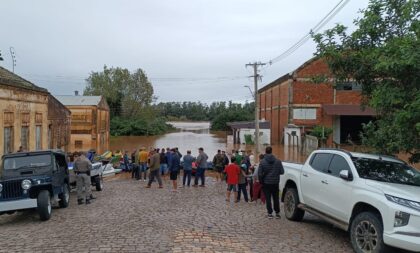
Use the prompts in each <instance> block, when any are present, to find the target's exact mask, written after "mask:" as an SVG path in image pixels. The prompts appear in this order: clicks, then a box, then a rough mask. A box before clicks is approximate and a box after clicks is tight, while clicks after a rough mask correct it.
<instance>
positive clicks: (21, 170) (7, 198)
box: [0, 150, 70, 221]
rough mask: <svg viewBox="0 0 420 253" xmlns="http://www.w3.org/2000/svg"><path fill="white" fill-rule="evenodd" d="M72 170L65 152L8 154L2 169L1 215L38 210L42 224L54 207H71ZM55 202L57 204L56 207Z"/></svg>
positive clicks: (5, 156)
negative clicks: (69, 167)
mask: <svg viewBox="0 0 420 253" xmlns="http://www.w3.org/2000/svg"><path fill="white" fill-rule="evenodd" d="M69 199H70V189H69V170H68V167H67V163H66V155H65V153H63V152H62V151H52V150H48V151H34V152H21V153H14V154H7V155H4V156H3V157H2V166H1V167H0V214H4V213H8V214H12V213H14V212H15V211H19V210H23V209H30V208H36V209H37V212H38V214H39V218H40V219H41V220H42V221H45V220H48V219H50V217H51V212H52V205H53V204H55V203H57V202H58V205H59V206H60V207H61V208H66V207H67V206H68V205H69ZM53 202H54V203H53Z"/></svg>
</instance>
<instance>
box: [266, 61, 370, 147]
mask: <svg viewBox="0 0 420 253" xmlns="http://www.w3.org/2000/svg"><path fill="white" fill-rule="evenodd" d="M258 95H259V106H260V111H259V117H260V119H261V120H267V121H269V122H270V128H271V142H272V143H285V142H288V140H286V139H287V129H288V128H289V127H291V128H296V127H297V128H299V132H300V133H303V132H305V133H308V132H310V131H311V130H312V129H313V127H314V126H317V125H319V126H324V127H329V128H332V129H333V134H332V136H331V137H330V138H329V140H328V143H329V144H332V143H336V144H340V143H344V142H346V140H348V139H349V138H350V139H352V140H354V141H357V140H359V139H360V136H359V133H360V131H361V130H362V123H367V122H369V121H371V120H373V119H374V116H375V112H374V111H373V110H372V109H370V108H368V107H366V108H362V107H361V103H362V96H361V86H360V85H358V84H357V83H354V82H348V83H334V79H333V76H332V74H331V71H330V70H329V68H328V65H327V63H326V62H325V61H324V60H322V59H318V58H314V59H311V60H309V61H307V62H306V63H304V64H303V65H301V66H300V67H299V68H297V69H296V70H295V71H293V72H291V73H289V74H286V75H284V76H282V77H280V78H279V79H277V80H275V81H274V82H272V83H270V84H268V85H266V86H265V87H263V88H261V89H259V90H258Z"/></svg>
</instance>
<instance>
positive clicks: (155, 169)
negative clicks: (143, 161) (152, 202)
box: [146, 150, 163, 188]
mask: <svg viewBox="0 0 420 253" xmlns="http://www.w3.org/2000/svg"><path fill="white" fill-rule="evenodd" d="M149 168H150V173H149V183H148V184H147V186H146V188H150V187H151V186H152V183H153V181H155V178H156V179H157V181H158V183H159V188H163V185H162V179H161V178H160V170H159V169H160V154H159V152H157V150H153V151H151V157H150V163H149Z"/></svg>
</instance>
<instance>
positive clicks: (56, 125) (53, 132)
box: [48, 95, 71, 151]
mask: <svg viewBox="0 0 420 253" xmlns="http://www.w3.org/2000/svg"><path fill="white" fill-rule="evenodd" d="M70 124H71V112H70V110H69V109H67V108H66V107H65V106H64V105H63V104H61V103H60V101H58V100H57V99H56V98H55V97H54V96H52V95H48V148H49V149H61V150H64V151H69V150H70Z"/></svg>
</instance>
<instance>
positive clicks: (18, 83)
mask: <svg viewBox="0 0 420 253" xmlns="http://www.w3.org/2000/svg"><path fill="white" fill-rule="evenodd" d="M0 84H4V85H9V86H13V87H18V88H23V89H28V90H34V91H40V92H46V93H48V90H47V89H44V88H41V87H39V86H36V85H35V84H33V83H31V82H29V81H28V80H25V79H23V78H22V77H20V76H18V75H16V74H15V73H12V72H10V71H9V70H7V69H5V68H3V67H0Z"/></svg>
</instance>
